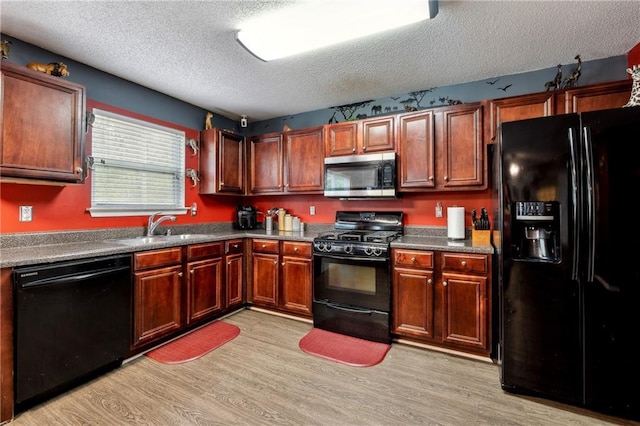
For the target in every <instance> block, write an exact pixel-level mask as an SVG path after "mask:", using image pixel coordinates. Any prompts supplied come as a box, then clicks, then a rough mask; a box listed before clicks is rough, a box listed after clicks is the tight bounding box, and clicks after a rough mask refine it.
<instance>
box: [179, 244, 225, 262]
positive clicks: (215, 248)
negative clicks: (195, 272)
mask: <svg viewBox="0 0 640 426" xmlns="http://www.w3.org/2000/svg"><path fill="white" fill-rule="evenodd" d="M220 256H222V241H220V242H215V243H203V244H192V245H190V246H188V247H187V257H188V258H189V259H190V260H193V259H198V258H201V257H220Z"/></svg>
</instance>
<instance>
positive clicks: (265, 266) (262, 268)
mask: <svg viewBox="0 0 640 426" xmlns="http://www.w3.org/2000/svg"><path fill="white" fill-rule="evenodd" d="M252 260H253V268H252V269H253V299H252V302H253V303H254V304H255V305H264V306H268V307H274V308H275V307H277V306H278V282H279V278H280V277H279V274H278V270H279V269H280V268H279V265H278V255H277V254H266V253H253V255H252Z"/></svg>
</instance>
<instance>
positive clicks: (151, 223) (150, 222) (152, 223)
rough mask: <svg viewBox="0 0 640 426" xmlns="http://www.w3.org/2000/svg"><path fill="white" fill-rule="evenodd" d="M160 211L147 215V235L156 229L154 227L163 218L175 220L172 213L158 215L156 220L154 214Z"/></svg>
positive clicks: (162, 220) (163, 219) (150, 234)
mask: <svg viewBox="0 0 640 426" xmlns="http://www.w3.org/2000/svg"><path fill="white" fill-rule="evenodd" d="M160 213H162V212H156V213H153V214H152V215H151V216H149V220H148V222H147V237H151V236H152V235H153V233H154V232H155V231H156V228H157V227H158V225H160V224H161V223H162V222H164V221H165V220H170V221H172V222H175V220H176V217H175V216H172V215H165V216H160V217H159V218H158V219H157V220H155V217H156V215H158V214H160Z"/></svg>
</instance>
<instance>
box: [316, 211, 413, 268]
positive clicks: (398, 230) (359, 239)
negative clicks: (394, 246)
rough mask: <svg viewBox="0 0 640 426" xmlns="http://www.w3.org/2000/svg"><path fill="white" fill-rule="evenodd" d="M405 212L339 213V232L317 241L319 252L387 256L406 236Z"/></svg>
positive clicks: (335, 231) (336, 230)
mask: <svg viewBox="0 0 640 426" xmlns="http://www.w3.org/2000/svg"><path fill="white" fill-rule="evenodd" d="M402 220H403V213H402V212H352V211H338V212H336V222H335V229H334V230H332V231H329V232H325V233H322V234H320V235H318V236H317V237H316V238H315V239H314V241H313V250H314V252H315V253H331V254H335V255H346V256H371V257H383V256H388V255H389V243H390V242H391V241H393V240H395V239H396V238H398V237H400V236H401V235H402V231H403V225H402Z"/></svg>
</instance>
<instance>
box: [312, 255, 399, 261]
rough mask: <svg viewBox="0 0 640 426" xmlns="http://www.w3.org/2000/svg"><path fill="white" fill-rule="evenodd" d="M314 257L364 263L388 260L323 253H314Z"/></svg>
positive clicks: (384, 258) (386, 259)
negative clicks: (361, 261)
mask: <svg viewBox="0 0 640 426" xmlns="http://www.w3.org/2000/svg"><path fill="white" fill-rule="evenodd" d="M313 255H314V256H318V257H325V258H329V259H337V260H363V261H366V262H387V261H388V260H389V258H388V257H365V256H336V255H333V254H324V253H314V254H313Z"/></svg>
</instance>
